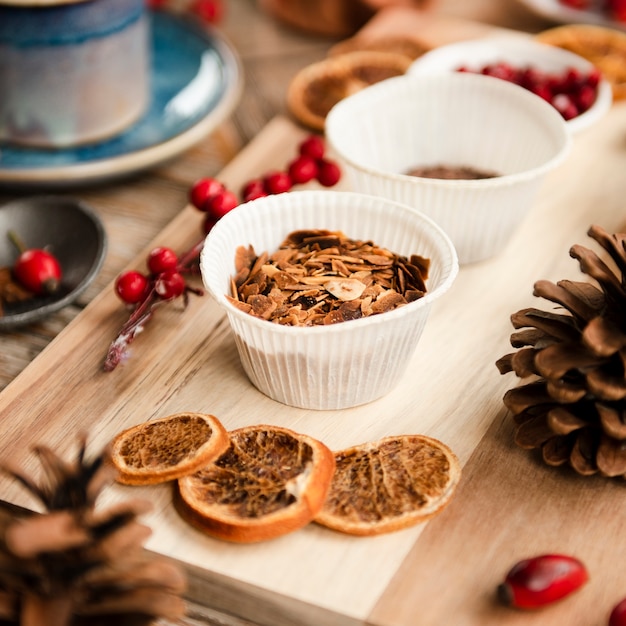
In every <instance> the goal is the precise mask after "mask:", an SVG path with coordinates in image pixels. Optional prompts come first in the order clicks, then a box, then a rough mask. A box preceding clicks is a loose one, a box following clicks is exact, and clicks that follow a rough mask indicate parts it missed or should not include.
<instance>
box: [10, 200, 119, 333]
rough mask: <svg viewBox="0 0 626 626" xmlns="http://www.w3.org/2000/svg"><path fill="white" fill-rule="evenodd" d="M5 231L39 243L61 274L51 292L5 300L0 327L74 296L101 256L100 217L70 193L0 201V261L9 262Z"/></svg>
mask: <svg viewBox="0 0 626 626" xmlns="http://www.w3.org/2000/svg"><path fill="white" fill-rule="evenodd" d="M9 231H14V232H15V233H16V234H17V235H18V237H19V238H20V239H21V240H22V242H23V243H24V244H25V246H26V247H27V248H45V249H46V250H48V251H49V252H51V253H52V254H54V255H55V256H56V257H57V259H58V260H59V263H60V264H61V269H62V272H63V279H62V281H61V287H60V289H59V291H58V292H57V293H55V294H54V295H51V296H37V297H34V298H32V299H29V300H26V301H24V302H21V303H18V304H5V306H4V315H3V316H2V317H0V330H8V329H12V328H16V327H18V326H23V325H25V324H29V323H31V322H35V321H38V320H40V319H43V318H44V317H46V316H47V315H50V314H51V313H54V312H56V311H58V310H60V309H62V308H63V307H65V306H67V305H68V304H70V303H71V302H74V301H75V300H76V298H78V296H80V294H82V293H83V291H85V289H86V288H87V287H88V286H89V284H90V283H91V281H92V280H93V279H94V278H95V277H96V275H97V274H98V272H99V271H100V268H101V267H102V263H103V262H104V257H105V255H106V247H107V238H106V233H105V231H104V228H103V226H102V223H101V221H100V219H99V218H98V216H97V215H96V214H95V213H94V212H93V210H92V209H90V208H89V207H88V206H87V205H86V204H84V203H83V202H81V201H79V200H76V199H73V198H68V197H63V196H38V197H30V198H23V199H20V200H15V201H12V202H9V203H7V204H4V205H3V206H0V267H7V266H9V267H10V266H12V265H13V263H14V262H15V260H16V258H17V256H18V251H17V249H16V247H15V246H14V245H13V243H11V241H10V239H9V235H8V233H9Z"/></svg>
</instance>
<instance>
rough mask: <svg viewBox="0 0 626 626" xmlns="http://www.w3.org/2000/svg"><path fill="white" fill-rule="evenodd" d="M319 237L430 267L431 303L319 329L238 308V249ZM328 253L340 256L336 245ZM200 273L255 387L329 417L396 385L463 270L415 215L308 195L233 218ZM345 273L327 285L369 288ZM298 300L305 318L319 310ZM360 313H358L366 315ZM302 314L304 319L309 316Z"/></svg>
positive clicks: (213, 240)
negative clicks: (312, 233) (311, 233)
mask: <svg viewBox="0 0 626 626" xmlns="http://www.w3.org/2000/svg"><path fill="white" fill-rule="evenodd" d="M320 229H321V230H328V231H331V232H333V233H335V232H341V233H343V235H345V237H346V238H349V239H351V240H354V241H365V242H367V241H369V242H371V243H373V244H375V245H376V246H377V247H378V248H380V249H384V250H385V251H387V252H390V253H392V254H393V255H396V256H400V257H404V256H406V257H407V258H409V259H410V258H411V256H412V255H419V256H421V257H423V258H426V259H428V260H429V269H428V276H427V278H426V281H425V284H426V291H425V293H424V295H422V296H421V297H419V298H416V299H412V300H411V301H409V302H408V303H406V304H403V305H402V306H398V307H396V308H393V310H388V311H386V312H381V313H377V314H364V315H360V314H359V315H360V316H359V315H357V316H356V318H355V319H350V320H348V321H339V322H336V323H332V324H319V325H287V324H283V323H278V322H276V321H269V319H261V318H259V317H256V316H254V315H252V314H251V313H249V312H246V311H245V310H243V309H242V307H240V306H236V305H235V304H233V302H232V300H231V299H230V297H229V296H232V294H233V292H232V284H231V281H232V279H233V277H234V276H235V274H236V261H235V259H236V255H237V251H238V249H239V248H240V247H241V246H244V247H248V246H252V247H253V249H254V252H255V254H256V255H261V254H262V253H264V252H267V253H268V254H272V253H274V252H275V251H276V250H277V249H278V248H279V246H280V245H281V243H283V242H284V240H285V238H286V237H287V236H288V235H290V234H291V233H293V232H295V231H301V230H320ZM324 250H325V251H326V250H328V251H330V252H329V254H330V253H331V252H332V253H333V254H334V248H333V246H332V245H329V247H328V248H326V247H325V248H324ZM344 261H345V259H344ZM347 265H351V264H350V263H347ZM200 269H201V272H202V278H203V281H204V284H205V286H206V288H207V289H208V291H209V292H210V293H211V294H212V296H213V297H214V298H215V300H216V301H217V302H218V303H219V304H220V305H221V306H222V307H223V309H224V311H225V312H226V315H227V317H228V321H229V322H230V325H231V329H232V331H233V334H234V337H235V341H236V344H237V349H238V351H239V356H240V358H241V363H242V365H243V368H244V370H245V372H246V374H247V376H248V378H249V379H250V381H251V382H252V384H253V385H255V386H256V387H257V388H258V389H259V390H260V391H261V392H262V393H264V394H265V395H267V396H269V397H270V398H272V399H274V400H277V401H278V402H281V403H283V404H287V405H290V406H297V407H302V408H308V409H320V410H324V409H327V410H330V409H342V408H348V407H353V406H357V405H360V404H364V403H366V402H370V401H373V400H375V399H377V398H380V397H381V396H383V395H385V394H386V393H388V392H389V391H390V390H391V389H392V388H393V387H394V386H395V385H396V384H397V383H398V382H399V380H400V379H401V377H402V374H403V373H404V372H405V370H406V368H407V366H408V363H409V361H410V359H411V358H412V357H413V354H414V353H415V351H416V349H417V346H418V342H419V339H420V336H421V334H422V331H423V329H424V326H425V324H426V321H427V319H428V316H429V312H430V310H431V306H432V304H433V302H434V301H435V300H437V299H438V298H440V297H441V296H443V295H444V294H445V293H446V291H448V289H449V288H450V286H451V285H452V283H453V281H454V279H455V278H456V275H457V273H458V260H457V256H456V252H455V249H454V246H453V245H452V242H451V241H450V239H449V238H448V237H447V235H446V234H445V233H444V232H443V230H442V229H441V228H440V227H439V226H437V225H436V224H435V223H434V222H433V221H432V220H431V219H430V218H428V217H426V216H424V215H423V214H421V213H419V212H418V211H415V210H413V209H412V208H410V207H407V206H404V205H402V204H399V203H396V202H393V201H391V200H387V199H385V198H381V197H376V196H366V195H363V194H357V193H352V192H345V191H343V192H342V191H331V190H328V191H326V190H322V191H316V190H310V191H296V192H290V193H284V194H278V195H274V196H268V197H265V198H260V199H258V200H254V201H252V202H248V203H246V204H242V205H240V206H239V207H237V208H236V209H234V210H233V211H231V212H229V213H228V214H227V215H226V216H224V217H223V218H222V219H220V220H219V221H218V223H217V224H216V225H215V226H214V227H213V229H212V230H211V232H210V233H209V235H208V236H207V238H206V241H205V245H204V249H203V251H202V255H201V259H200ZM341 271H343V270H341ZM341 271H339V274H338V275H336V276H332V277H330V278H331V279H334V280H335V282H336V280H337V279H342V277H343V278H348V279H349V281H348V282H352V281H355V280H364V281H366V280H367V279H366V278H364V277H363V275H362V274H358V273H357V274H350V273H348V275H347V276H342V275H341ZM354 271H356V270H355V269H354V268H352V269H350V270H349V272H354ZM344 273H345V272H344ZM364 273H367V272H364ZM327 278H328V277H326V276H325V277H323V278H321V282H322V283H324V281H325V280H326V279H327ZM312 282H313V283H314V284H312V291H311V292H312V293H314V294H316V295H317V297H319V298H320V299H323V298H326V297H327V296H328V293H327V292H326V287H325V286H324V285H325V284H326V283H324V284H321V285H319V284H316V281H315V280H314V281H312ZM286 289H287V288H286ZM328 289H329V290H330V287H329V288H328ZM364 293H365V292H364ZM359 297H361V296H359ZM364 297H365V296H364V295H363V296H362V299H363V298H364ZM294 300H295V302H294V306H296V307H298V306H300V308H301V309H302V308H304V309H308V307H309V306H312V305H311V303H310V302H309V303H307V304H303V303H302V299H299V298H295V299H294ZM350 302H351V303H352V304H354V302H355V301H350ZM362 306H364V305H363V304H362V302H361V303H359V304H358V309H359V311H360V310H361V308H362ZM363 310H365V308H363ZM300 313H301V314H302V315H303V316H304V317H306V314H305V313H306V310H305V311H300ZM442 348H443V346H442Z"/></svg>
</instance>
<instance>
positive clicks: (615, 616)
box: [608, 598, 626, 626]
mask: <svg viewBox="0 0 626 626" xmlns="http://www.w3.org/2000/svg"><path fill="white" fill-rule="evenodd" d="M608 626H626V598H624V599H623V600H622V601H621V602H619V603H618V604H616V605H615V606H614V607H613V610H612V611H611V615H610V616H609V624H608Z"/></svg>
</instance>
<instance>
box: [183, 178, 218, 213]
mask: <svg viewBox="0 0 626 626" xmlns="http://www.w3.org/2000/svg"><path fill="white" fill-rule="evenodd" d="M223 190H224V185H222V183H220V182H219V181H217V180H215V179H214V178H201V179H200V180H197V181H196V182H195V183H194V184H193V185H192V187H191V189H190V190H189V201H190V202H191V204H193V206H195V207H196V209H199V210H200V211H206V204H207V200H209V199H210V198H212V197H213V196H215V195H217V194H218V193H220V192H222V191H223Z"/></svg>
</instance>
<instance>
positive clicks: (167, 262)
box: [147, 247, 178, 274]
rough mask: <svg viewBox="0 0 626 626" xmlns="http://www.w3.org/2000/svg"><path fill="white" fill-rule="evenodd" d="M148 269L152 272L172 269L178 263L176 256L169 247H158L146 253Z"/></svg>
mask: <svg viewBox="0 0 626 626" xmlns="http://www.w3.org/2000/svg"><path fill="white" fill-rule="evenodd" d="M147 264H148V269H149V270H150V272H151V273H152V274H160V273H161V272H165V271H166V270H173V269H174V268H175V267H176V266H177V265H178V256H177V255H176V253H175V252H174V250H172V249H171V248H165V247H158V248H155V249H154V250H152V251H151V252H150V254H148V261H147Z"/></svg>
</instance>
